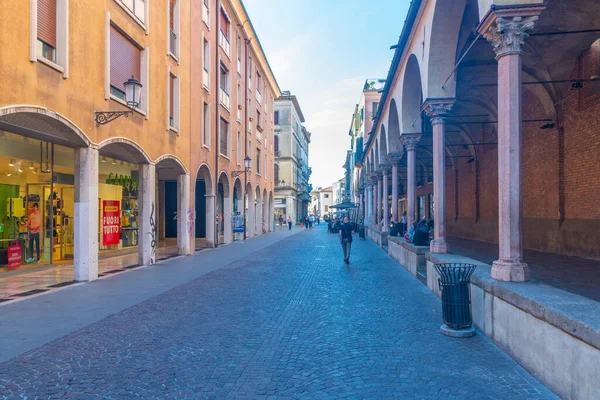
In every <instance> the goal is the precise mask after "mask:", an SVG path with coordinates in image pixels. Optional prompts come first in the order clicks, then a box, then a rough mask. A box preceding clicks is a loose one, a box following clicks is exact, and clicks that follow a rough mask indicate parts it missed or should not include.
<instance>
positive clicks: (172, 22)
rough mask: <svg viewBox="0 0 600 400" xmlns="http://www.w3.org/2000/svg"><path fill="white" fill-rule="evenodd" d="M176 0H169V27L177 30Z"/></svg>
mask: <svg viewBox="0 0 600 400" xmlns="http://www.w3.org/2000/svg"><path fill="white" fill-rule="evenodd" d="M175 2H176V0H169V27H170V28H171V30H172V31H173V32H175Z"/></svg>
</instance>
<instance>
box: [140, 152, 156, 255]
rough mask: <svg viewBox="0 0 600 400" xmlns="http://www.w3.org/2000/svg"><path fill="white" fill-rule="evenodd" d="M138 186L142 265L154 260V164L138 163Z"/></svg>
mask: <svg viewBox="0 0 600 400" xmlns="http://www.w3.org/2000/svg"><path fill="white" fill-rule="evenodd" d="M139 174H140V187H139V189H138V211H139V221H140V223H139V226H138V257H139V263H140V264H142V265H151V264H154V262H155V261H156V246H157V245H158V237H157V236H156V234H157V231H156V224H157V222H158V221H157V218H158V216H157V215H158V214H157V210H156V204H155V198H154V196H155V193H156V190H155V186H156V168H155V166H154V164H149V163H143V164H139Z"/></svg>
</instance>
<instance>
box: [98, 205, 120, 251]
mask: <svg viewBox="0 0 600 400" xmlns="http://www.w3.org/2000/svg"><path fill="white" fill-rule="evenodd" d="M120 240H121V202H120V201H119V200H102V245H104V246H111V245H114V244H119V241H120Z"/></svg>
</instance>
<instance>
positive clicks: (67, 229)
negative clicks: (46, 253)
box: [57, 186, 75, 260]
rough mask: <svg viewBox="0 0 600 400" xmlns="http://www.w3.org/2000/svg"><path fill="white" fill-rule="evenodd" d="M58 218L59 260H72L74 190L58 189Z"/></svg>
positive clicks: (68, 187)
mask: <svg viewBox="0 0 600 400" xmlns="http://www.w3.org/2000/svg"><path fill="white" fill-rule="evenodd" d="M57 203H58V204H57V205H58V210H57V213H58V216H60V217H59V219H60V259H61V260H66V259H73V257H74V254H75V229H74V226H73V222H74V219H73V213H74V208H75V207H74V206H75V188H74V187H72V186H65V187H63V188H61V189H60V199H59V201H58V202H57Z"/></svg>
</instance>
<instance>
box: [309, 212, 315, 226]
mask: <svg viewBox="0 0 600 400" xmlns="http://www.w3.org/2000/svg"><path fill="white" fill-rule="evenodd" d="M308 223H309V224H310V228H311V229H312V227H313V226H314V224H315V216H314V215H312V214H310V216H309V217H308Z"/></svg>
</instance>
